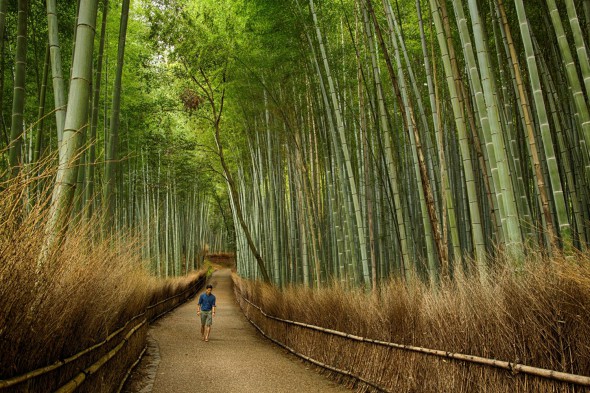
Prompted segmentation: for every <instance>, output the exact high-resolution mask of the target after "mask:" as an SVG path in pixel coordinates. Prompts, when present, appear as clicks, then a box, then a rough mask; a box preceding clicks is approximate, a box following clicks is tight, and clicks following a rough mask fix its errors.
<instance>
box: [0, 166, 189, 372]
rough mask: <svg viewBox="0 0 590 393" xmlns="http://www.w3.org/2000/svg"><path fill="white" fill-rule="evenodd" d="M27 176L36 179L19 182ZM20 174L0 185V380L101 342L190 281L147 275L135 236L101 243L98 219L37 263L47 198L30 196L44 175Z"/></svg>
mask: <svg viewBox="0 0 590 393" xmlns="http://www.w3.org/2000/svg"><path fill="white" fill-rule="evenodd" d="M31 173H42V175H41V176H36V177H34V178H30V177H27V176H28V175H30V174H31ZM28 175H27V173H25V171H21V174H20V175H19V176H18V177H16V178H13V179H10V180H6V181H4V182H1V183H0V379H8V378H10V377H13V376H17V375H21V374H24V373H26V372H28V371H31V370H34V369H36V368H39V367H42V366H46V365H49V364H53V363H55V362H56V361H58V360H60V359H64V358H67V357H69V356H71V355H73V354H75V353H77V352H79V351H81V350H83V349H85V348H87V347H89V346H91V345H93V344H96V343H99V342H101V341H102V340H104V339H105V338H106V337H107V336H108V335H109V334H110V333H112V332H113V331H115V330H117V329H118V328H120V327H121V326H123V325H124V324H125V322H127V321H128V320H129V319H130V318H132V317H133V316H135V315H138V314H140V313H142V312H143V311H144V310H145V308H146V306H148V305H149V304H153V303H155V302H157V301H158V300H161V299H164V298H167V297H168V296H171V295H172V294H175V293H178V292H179V291H181V290H184V289H185V288H187V287H188V286H189V285H190V284H191V283H192V282H193V281H194V280H195V274H192V275H190V276H188V277H183V278H177V279H169V280H159V279H156V278H154V277H152V276H151V275H150V274H149V273H148V271H147V270H146V269H145V268H144V263H145V261H142V259H141V252H140V244H139V243H138V241H137V238H135V237H133V236H132V235H129V233H127V232H120V233H116V234H112V235H111V236H106V237H103V238H102V239H101V236H100V233H101V229H100V223H99V220H93V221H90V222H87V221H85V220H83V219H81V218H80V219H77V220H73V221H72V222H71V223H70V227H69V228H68V231H67V234H66V236H65V237H64V240H63V242H62V243H61V245H60V247H59V248H58V249H57V250H56V251H55V252H54V253H52V255H51V256H50V257H49V258H48V259H47V260H45V261H44V263H43V264H42V265H39V263H38V262H39V253H40V250H41V247H42V245H43V241H44V235H43V233H44V226H45V222H46V219H47V211H48V209H47V207H48V201H49V196H50V192H48V191H49V190H45V191H44V192H40V193H39V194H38V195H41V197H39V198H36V199H37V201H35V202H33V200H34V199H35V198H33V195H35V193H37V190H38V187H37V186H38V185H39V182H41V181H42V179H47V180H50V179H51V178H52V176H51V173H48V172H47V171H38V169H35V170H34V171H29V173H28ZM0 178H1V177H0ZM4 178H6V177H4ZM46 184H48V185H50V181H46ZM48 188H49V187H48ZM29 201H31V202H29Z"/></svg>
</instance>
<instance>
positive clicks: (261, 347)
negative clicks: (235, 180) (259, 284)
mask: <svg viewBox="0 0 590 393" xmlns="http://www.w3.org/2000/svg"><path fill="white" fill-rule="evenodd" d="M211 284H213V294H214V295H215V296H216V298H217V313H216V314H217V315H216V317H215V318H214V320H213V327H212V329H211V336H210V337H209V342H203V341H201V336H200V325H199V321H198V320H197V314H196V306H197V299H198V297H195V299H193V300H191V301H189V302H188V303H187V304H184V305H182V306H180V307H178V308H177V309H176V310H174V311H173V312H172V313H170V314H168V315H167V316H165V317H163V318H162V319H160V320H159V321H158V322H156V323H155V324H153V325H152V326H151V328H150V333H149V348H148V351H147V353H146V356H144V359H143V360H142V362H141V365H140V366H139V367H138V370H137V371H136V372H135V373H134V375H133V377H132V378H131V381H130V383H129V384H128V386H126V388H125V389H124V392H129V393H150V392H153V393H172V392H174V393H181V392H195V391H199V392H227V393H231V392H236V393H237V392H240V393H247V392H257V393H265V392H350V390H348V389H346V388H345V387H343V386H341V385H338V384H336V383H334V382H332V381H330V380H328V379H327V378H325V377H323V376H322V375H319V374H318V373H316V372H315V371H313V368H312V367H310V366H308V365H307V364H305V363H303V362H302V361H300V360H299V359H298V358H297V357H295V356H293V355H291V354H289V353H288V352H286V351H285V350H283V349H282V348H280V347H278V346H276V345H275V344H273V343H271V342H270V341H268V340H267V339H265V338H264V337H263V336H262V335H260V334H259V333H258V332H257V330H256V329H255V328H254V327H253V326H252V325H250V323H249V322H248V321H247V320H246V318H245V317H244V315H243V314H242V312H241V310H240V307H239V306H238V304H237V302H236V300H235V296H234V293H233V289H232V281H231V273H230V270H229V269H224V270H220V271H217V272H216V273H215V274H214V275H213V277H212V279H211Z"/></svg>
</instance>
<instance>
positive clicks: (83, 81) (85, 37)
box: [39, 0, 98, 264]
mask: <svg viewBox="0 0 590 393" xmlns="http://www.w3.org/2000/svg"><path fill="white" fill-rule="evenodd" d="M97 10H98V0H87V1H84V2H82V3H81V4H80V14H79V18H78V25H77V28H76V29H77V34H76V52H75V53H74V62H73V67H72V80H71V81H70V94H69V98H68V110H67V112H66V118H65V127H64V136H63V141H62V142H63V143H62V144H61V146H60V155H59V156H60V157H59V168H58V170H57V178H56V180H55V186H54V188H53V195H52V200H51V208H50V211H49V217H48V220H47V224H46V226H45V244H44V246H43V250H42V253H41V256H40V260H39V262H40V263H41V264H43V263H44V262H46V260H47V256H48V255H49V253H50V252H52V251H53V249H54V248H55V247H56V246H57V244H58V243H59V242H60V240H61V235H62V234H64V233H65V231H66V229H67V222H68V217H69V212H70V209H69V207H70V206H71V205H72V199H73V196H74V191H75V188H76V181H77V178H78V155H79V153H80V151H79V150H80V141H81V140H82V133H84V132H85V129H86V127H87V121H88V102H89V97H90V81H91V80H92V53H93V49H94V34H95V26H96V14H97Z"/></svg>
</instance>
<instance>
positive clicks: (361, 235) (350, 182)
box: [309, 0, 371, 287]
mask: <svg viewBox="0 0 590 393" xmlns="http://www.w3.org/2000/svg"><path fill="white" fill-rule="evenodd" d="M309 6H310V11H311V15H312V19H313V23H314V27H315V30H316V35H317V39H318V44H319V47H320V53H321V57H322V60H323V64H324V70H325V73H326V79H327V80H328V87H329V90H330V96H331V101H332V109H333V111H334V115H335V117H336V124H337V130H338V137H339V141H340V146H339V149H340V151H341V153H342V155H343V159H344V163H343V166H344V169H345V172H344V173H345V174H346V179H347V181H346V183H347V188H349V189H350V198H351V199H352V204H353V211H349V213H350V218H351V221H353V220H354V221H353V222H351V224H352V225H353V226H354V227H356V230H357V234H358V239H359V240H358V241H359V244H358V247H357V248H358V250H359V251H360V256H361V266H362V272H363V283H364V284H365V285H366V286H367V287H370V285H371V279H370V273H369V262H368V255H367V246H366V236H365V227H364V219H363V217H362V216H361V209H360V201H359V195H358V191H357V185H356V181H355V179H354V173H353V170H352V162H351V157H350V151H349V148H348V142H347V140H346V135H345V125H344V121H343V118H342V111H341V105H340V102H339V101H338V98H337V93H336V89H335V86H334V81H333V79H332V74H331V71H330V66H329V64H328V58H327V55H326V50H325V47H324V43H323V39H322V34H321V31H320V28H319V25H318V20H317V15H316V13H315V7H314V3H313V0H309Z"/></svg>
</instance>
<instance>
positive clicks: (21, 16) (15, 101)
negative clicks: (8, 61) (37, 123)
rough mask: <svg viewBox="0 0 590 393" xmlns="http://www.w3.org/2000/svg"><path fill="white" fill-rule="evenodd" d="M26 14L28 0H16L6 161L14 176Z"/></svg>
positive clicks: (19, 158) (19, 161)
mask: <svg viewBox="0 0 590 393" xmlns="http://www.w3.org/2000/svg"><path fill="white" fill-rule="evenodd" d="M27 16H28V1H27V0H18V21H17V36H16V56H15V61H14V89H13V96H12V122H11V126H10V149H9V155H8V162H9V165H10V173H11V175H12V176H13V177H14V176H16V175H17V174H18V173H19V171H20V167H21V165H22V164H23V157H22V154H21V146H22V134H23V132H24V108H25V77H26V61H27Z"/></svg>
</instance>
